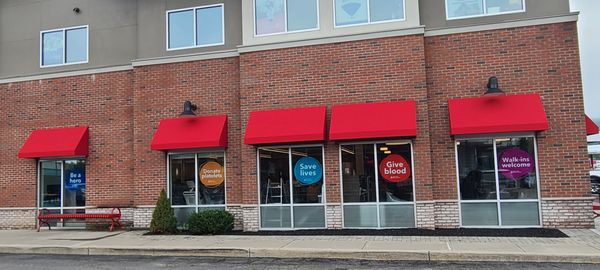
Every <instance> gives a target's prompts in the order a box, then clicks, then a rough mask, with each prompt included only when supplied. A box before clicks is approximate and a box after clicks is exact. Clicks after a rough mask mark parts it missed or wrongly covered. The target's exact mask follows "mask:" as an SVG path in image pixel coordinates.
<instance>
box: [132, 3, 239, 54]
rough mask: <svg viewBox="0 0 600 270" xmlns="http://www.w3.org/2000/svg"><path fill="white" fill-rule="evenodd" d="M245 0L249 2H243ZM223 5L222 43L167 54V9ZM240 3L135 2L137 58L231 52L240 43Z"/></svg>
mask: <svg viewBox="0 0 600 270" xmlns="http://www.w3.org/2000/svg"><path fill="white" fill-rule="evenodd" d="M246 1H249V0H246ZM220 3H223V4H224V7H225V10H224V13H225V44H224V45H220V46H210V47H203V48H192V49H183V50H173V51H167V48H166V47H167V45H166V27H167V25H166V12H167V11H168V10H174V9H182V8H189V7H198V6H205V5H212V4H220ZM241 25H242V4H241V0H140V1H139V2H138V41H139V42H138V47H137V52H138V55H137V56H138V59H147V58H157V57H165V56H174V55H185V54H193V53H201V52H212V51H222V50H233V49H236V48H237V46H238V45H240V44H242V27H241Z"/></svg>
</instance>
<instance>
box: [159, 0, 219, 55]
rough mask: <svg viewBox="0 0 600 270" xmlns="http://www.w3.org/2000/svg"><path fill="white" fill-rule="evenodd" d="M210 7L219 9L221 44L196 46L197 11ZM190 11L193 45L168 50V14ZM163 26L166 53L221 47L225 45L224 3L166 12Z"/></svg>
mask: <svg viewBox="0 0 600 270" xmlns="http://www.w3.org/2000/svg"><path fill="white" fill-rule="evenodd" d="M212 7H221V25H222V26H223V29H222V31H221V36H222V37H221V42H218V43H210V44H202V45H197V43H198V37H197V36H196V35H197V31H196V26H197V25H198V22H197V19H196V13H197V10H199V9H205V8H212ZM190 10H191V11H192V13H193V18H194V25H193V29H194V31H193V32H194V45H193V46H186V47H177V48H169V14H170V13H176V12H181V11H190ZM165 14H166V15H165V25H166V29H165V33H166V37H165V48H166V49H167V51H178V50H186V49H194V48H204V47H212V46H221V45H225V4H224V3H220V4H214V5H205V6H197V7H189V8H180V9H173V10H167V11H166V12H165Z"/></svg>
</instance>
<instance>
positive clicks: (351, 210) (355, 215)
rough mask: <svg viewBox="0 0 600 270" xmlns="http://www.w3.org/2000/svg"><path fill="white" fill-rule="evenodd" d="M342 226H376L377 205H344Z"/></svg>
mask: <svg viewBox="0 0 600 270" xmlns="http://www.w3.org/2000/svg"><path fill="white" fill-rule="evenodd" d="M344 227H346V228H374V227H375V228H376V227H377V205H344Z"/></svg>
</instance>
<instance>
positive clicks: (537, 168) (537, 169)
mask: <svg viewBox="0 0 600 270" xmlns="http://www.w3.org/2000/svg"><path fill="white" fill-rule="evenodd" d="M506 138H511V139H514V138H533V151H534V154H535V173H536V179H535V180H536V186H537V187H536V188H537V199H501V198H500V195H499V194H500V192H499V190H500V181H499V176H498V152H497V145H496V140H497V139H506ZM464 140H492V146H493V148H494V170H495V172H494V176H495V180H496V199H495V200H463V199H461V194H460V171H459V168H458V166H459V164H458V142H459V141H464ZM454 158H455V160H454V167H455V170H456V187H457V188H456V191H457V193H456V194H457V202H458V221H459V226H460V227H461V228H503V229H518V228H542V227H543V220H542V204H541V201H542V199H541V197H542V194H541V187H540V184H541V181H540V166H539V161H538V159H539V156H538V146H537V136H536V134H535V133H502V134H490V135H485V136H484V135H466V136H455V138H454ZM511 202H512V203H518V202H524V203H525V202H529V203H533V202H536V203H537V204H538V220H539V224H538V225H502V203H511ZM463 203H466V204H469V203H495V204H496V208H497V209H498V210H497V211H498V214H497V217H498V225H489V226H488V225H475V226H471V225H467V226H465V225H463V220H462V204H463Z"/></svg>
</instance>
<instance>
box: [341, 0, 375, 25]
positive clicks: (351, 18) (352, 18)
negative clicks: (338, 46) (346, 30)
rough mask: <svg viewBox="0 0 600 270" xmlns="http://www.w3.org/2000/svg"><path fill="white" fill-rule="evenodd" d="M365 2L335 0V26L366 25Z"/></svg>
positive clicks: (359, 0) (366, 11)
mask: <svg viewBox="0 0 600 270" xmlns="http://www.w3.org/2000/svg"><path fill="white" fill-rule="evenodd" d="M367 16H368V10H367V0H335V25H337V26H342V25H351V24H360V23H367V22H368V21H369V20H368V17H367Z"/></svg>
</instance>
